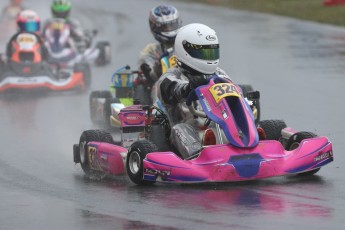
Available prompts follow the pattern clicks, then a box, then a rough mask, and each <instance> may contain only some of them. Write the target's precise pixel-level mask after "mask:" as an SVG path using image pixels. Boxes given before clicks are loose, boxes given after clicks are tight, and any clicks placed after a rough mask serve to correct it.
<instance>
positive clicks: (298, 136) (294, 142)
mask: <svg viewBox="0 0 345 230" xmlns="http://www.w3.org/2000/svg"><path fill="white" fill-rule="evenodd" d="M313 137H317V135H316V134H315V133H312V132H297V133H295V134H293V135H292V136H291V137H290V138H289V140H288V141H287V143H286V146H285V149H286V150H289V151H290V150H294V149H296V148H298V146H299V144H300V143H301V141H302V140H305V139H309V138H313ZM318 171H320V168H317V169H314V170H311V171H308V172H303V173H299V174H297V175H299V176H311V175H314V174H315V173H317V172H318Z"/></svg>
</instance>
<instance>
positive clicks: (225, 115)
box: [222, 110, 229, 120]
mask: <svg viewBox="0 0 345 230" xmlns="http://www.w3.org/2000/svg"><path fill="white" fill-rule="evenodd" d="M222 115H223V118H224V119H225V120H226V119H228V117H229V116H228V114H227V113H226V111H225V110H223V111H222Z"/></svg>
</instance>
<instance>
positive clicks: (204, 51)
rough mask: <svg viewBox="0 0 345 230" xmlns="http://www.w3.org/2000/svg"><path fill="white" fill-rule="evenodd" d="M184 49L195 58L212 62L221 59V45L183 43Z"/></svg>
mask: <svg viewBox="0 0 345 230" xmlns="http://www.w3.org/2000/svg"><path fill="white" fill-rule="evenodd" d="M183 48H184V49H185V50H186V52H187V53H188V54H189V55H190V56H192V57H193V58H197V59H201V60H210V61H214V60H217V59H219V44H212V45H196V44H192V43H189V42H187V41H183Z"/></svg>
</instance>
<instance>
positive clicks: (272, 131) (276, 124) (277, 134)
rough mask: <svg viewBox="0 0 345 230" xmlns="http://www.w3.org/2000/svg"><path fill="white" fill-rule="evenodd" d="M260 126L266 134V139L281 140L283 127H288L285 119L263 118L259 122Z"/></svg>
mask: <svg viewBox="0 0 345 230" xmlns="http://www.w3.org/2000/svg"><path fill="white" fill-rule="evenodd" d="M258 127H259V128H262V129H263V130H264V132H265V134H266V139H265V140H276V141H279V139H280V138H281V136H282V135H281V131H282V129H284V128H286V127H287V126H286V123H285V121H283V120H262V121H259V122H258Z"/></svg>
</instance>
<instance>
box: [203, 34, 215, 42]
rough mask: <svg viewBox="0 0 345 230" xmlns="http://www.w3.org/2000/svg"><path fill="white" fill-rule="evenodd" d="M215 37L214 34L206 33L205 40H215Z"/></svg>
mask: <svg viewBox="0 0 345 230" xmlns="http://www.w3.org/2000/svg"><path fill="white" fill-rule="evenodd" d="M216 39H217V38H216V36H214V35H207V36H206V40H209V41H215V40H216Z"/></svg>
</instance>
